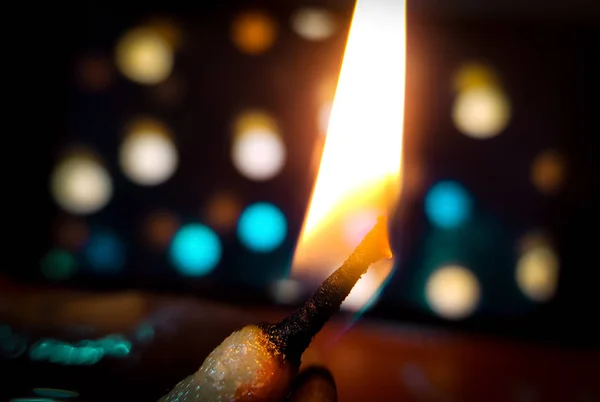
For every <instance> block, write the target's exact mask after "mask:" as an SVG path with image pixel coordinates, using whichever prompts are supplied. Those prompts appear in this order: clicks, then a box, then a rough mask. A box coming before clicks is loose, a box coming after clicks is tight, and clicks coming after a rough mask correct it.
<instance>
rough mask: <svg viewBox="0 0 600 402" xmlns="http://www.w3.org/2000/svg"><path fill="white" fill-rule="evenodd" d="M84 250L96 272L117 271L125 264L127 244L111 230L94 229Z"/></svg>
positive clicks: (87, 259) (86, 257)
mask: <svg viewBox="0 0 600 402" xmlns="http://www.w3.org/2000/svg"><path fill="white" fill-rule="evenodd" d="M83 251H84V256H85V259H86V261H87V263H88V264H89V266H90V267H91V269H92V270H93V271H94V272H97V273H117V272H119V271H121V269H123V268H124V266H125V245H124V244H123V242H122V241H121V239H120V238H119V237H118V236H117V235H116V234H115V233H113V232H112V231H110V230H104V229H102V230H97V231H92V235H91V236H90V240H89V241H88V243H87V244H86V245H85V247H84V250H83Z"/></svg>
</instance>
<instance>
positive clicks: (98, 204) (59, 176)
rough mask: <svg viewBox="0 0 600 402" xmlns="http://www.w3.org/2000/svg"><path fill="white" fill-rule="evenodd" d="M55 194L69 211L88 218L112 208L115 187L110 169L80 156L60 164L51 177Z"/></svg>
mask: <svg viewBox="0 0 600 402" xmlns="http://www.w3.org/2000/svg"><path fill="white" fill-rule="evenodd" d="M50 187H51V192H52V196H53V197H54V200H55V201H56V203H57V204H58V205H59V206H60V207H61V208H62V209H64V210H65V211H67V212H70V213H73V214H78V215H84V214H91V213H94V212H97V211H99V210H100V209H102V208H103V207H104V206H106V204H108V202H109V200H110V198H111V196H112V193H113V185H112V180H111V178H110V175H109V174H108V172H107V171H106V169H105V168H104V167H103V166H102V165H101V164H100V163H99V162H98V161H97V160H96V159H94V158H92V157H90V156H88V155H85V154H80V155H79V154H76V155H71V156H68V157H66V158H64V159H63V160H62V161H60V162H59V163H58V164H57V165H56V167H55V169H54V171H53V172H52V177H51V184H50Z"/></svg>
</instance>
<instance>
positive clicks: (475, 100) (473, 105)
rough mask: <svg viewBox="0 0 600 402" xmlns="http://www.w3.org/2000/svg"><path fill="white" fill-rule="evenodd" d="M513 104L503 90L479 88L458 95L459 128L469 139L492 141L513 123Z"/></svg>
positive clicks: (454, 113)
mask: <svg viewBox="0 0 600 402" xmlns="http://www.w3.org/2000/svg"><path fill="white" fill-rule="evenodd" d="M510 115H511V110H510V102H509V100H508V97H507V96H506V94H505V93H504V91H502V90H501V89H500V88H499V87H497V86H493V85H488V86H477V87H473V88H469V89H465V90H463V91H461V92H459V93H458V95H457V97H456V99H455V101H454V106H453V109H452V120H453V121H454V125H455V126H456V128H457V129H458V130H459V131H460V132H462V133H463V134H465V135H466V136H468V137H472V138H477V139H487V138H492V137H495V136H497V135H498V134H500V133H501V132H502V131H503V130H504V129H505V128H506V126H507V125H508V122H509V121H510Z"/></svg>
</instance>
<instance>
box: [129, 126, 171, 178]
mask: <svg viewBox="0 0 600 402" xmlns="http://www.w3.org/2000/svg"><path fill="white" fill-rule="evenodd" d="M178 159H179V158H178V155H177V149H176V148H175V145H174V144H173V141H172V139H171V135H170V133H169V131H168V129H167V128H166V127H165V126H164V125H163V124H162V123H160V122H158V121H154V120H152V119H146V118H144V119H138V120H136V121H134V122H133V123H132V124H131V125H130V126H129V127H128V129H127V133H126V135H125V138H124V139H123V142H122V143H121V146H120V149H119V164H120V165H121V169H122V170H123V173H124V174H125V175H126V176H127V177H128V178H129V179H130V180H131V181H133V182H134V183H136V184H139V185H142V186H155V185H158V184H162V183H163V182H165V181H167V180H168V179H169V178H171V176H172V175H173V174H174V173H175V170H176V169H177V165H178Z"/></svg>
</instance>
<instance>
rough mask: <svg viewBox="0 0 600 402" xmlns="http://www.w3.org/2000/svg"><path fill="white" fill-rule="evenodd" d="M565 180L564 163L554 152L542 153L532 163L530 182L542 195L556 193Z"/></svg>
mask: <svg viewBox="0 0 600 402" xmlns="http://www.w3.org/2000/svg"><path fill="white" fill-rule="evenodd" d="M564 179H565V162H564V159H563V158H562V156H561V155H560V154H559V153H558V152H556V151H544V152H542V153H541V154H539V155H538V156H537V157H536V158H535V160H534V161H533V165H532V168H531V181H532V182H533V184H534V186H535V187H536V188H537V189H538V190H539V191H540V192H542V193H544V194H553V193H556V192H557V191H558V190H559V189H560V187H561V186H562V184H563V182H564Z"/></svg>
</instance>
